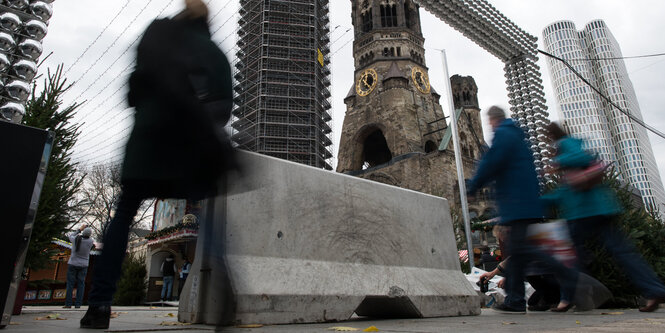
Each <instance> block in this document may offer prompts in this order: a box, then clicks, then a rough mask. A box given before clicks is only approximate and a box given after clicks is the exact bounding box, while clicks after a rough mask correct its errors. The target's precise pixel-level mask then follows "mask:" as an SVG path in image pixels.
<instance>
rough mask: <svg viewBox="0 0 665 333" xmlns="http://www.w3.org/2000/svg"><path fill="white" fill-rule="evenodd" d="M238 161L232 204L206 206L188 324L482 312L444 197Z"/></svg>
mask: <svg viewBox="0 0 665 333" xmlns="http://www.w3.org/2000/svg"><path fill="white" fill-rule="evenodd" d="M241 156H242V157H243V160H244V161H245V164H246V165H247V166H248V167H249V170H247V171H246V174H247V176H246V177H244V178H237V177H232V179H228V184H227V185H228V191H229V193H232V194H230V195H228V196H220V197H218V198H216V200H215V202H214V207H212V205H209V206H208V207H209V209H208V212H207V214H209V216H214V219H212V221H211V222H204V224H206V225H202V227H201V228H202V229H201V231H200V233H199V235H200V236H199V243H198V244H197V255H196V260H195V261H194V263H193V267H192V273H191V274H190V276H189V278H188V280H187V283H186V285H185V289H184V292H183V294H184V296H183V298H182V299H181V304H180V317H179V318H180V319H181V320H182V321H186V322H193V323H208V324H228V323H234V324H237V323H258V324H279V323H305V322H323V321H339V320H347V319H349V318H351V316H352V315H353V314H354V312H356V313H357V314H359V315H368V316H376V317H411V318H417V317H438V316H458V315H477V314H479V313H480V308H479V303H480V301H479V299H478V297H477V295H476V293H475V292H474V291H473V289H472V288H471V286H470V285H469V283H468V282H467V280H466V279H465V277H464V275H463V274H462V273H461V272H460V266H459V261H458V258H457V248H456V246H455V239H454V236H453V227H452V224H451V218H450V211H449V206H448V203H447V201H446V200H445V199H442V198H440V197H435V196H431V195H426V194H422V193H419V192H415V191H410V190H405V189H401V188H397V187H393V186H388V185H385V184H381V183H377V182H372V181H368V180H364V179H359V178H355V177H350V176H346V175H342V174H338V173H334V172H329V171H324V170H320V169H316V168H312V167H308V166H303V165H300V164H296V163H292V162H287V161H283V160H280V159H276V158H271V157H267V156H263V155H258V154H252V153H241ZM204 220H205V219H204ZM203 235H208V237H212V238H211V239H209V240H206V239H202V236H203ZM203 237H206V236H203ZM208 242H211V244H214V245H206V244H208ZM199 248H201V249H199ZM204 248H208V250H206V251H203V249H204ZM199 250H200V251H199ZM227 272H228V273H227ZM230 291H231V292H230ZM230 293H232V294H233V295H232V296H233V297H232V299H231V298H230V296H229V294H230ZM232 312H233V313H232ZM231 313H232V314H231Z"/></svg>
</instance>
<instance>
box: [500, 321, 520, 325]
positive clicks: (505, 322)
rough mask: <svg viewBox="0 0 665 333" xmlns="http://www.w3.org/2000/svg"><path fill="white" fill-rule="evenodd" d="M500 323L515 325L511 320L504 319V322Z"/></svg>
mask: <svg viewBox="0 0 665 333" xmlns="http://www.w3.org/2000/svg"><path fill="white" fill-rule="evenodd" d="M501 324H504V325H516V324H517V323H515V322H512V321H504V322H502V323H501Z"/></svg>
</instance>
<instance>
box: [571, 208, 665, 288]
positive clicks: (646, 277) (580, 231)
mask: <svg viewBox="0 0 665 333" xmlns="http://www.w3.org/2000/svg"><path fill="white" fill-rule="evenodd" d="M568 227H569V229H570V234H571V237H572V238H573V242H574V243H575V250H576V251H577V255H578V257H579V258H580V262H587V261H586V260H585V258H586V257H587V252H586V250H585V249H584V244H585V243H586V241H587V240H595V241H597V242H598V243H599V245H602V246H603V247H604V248H605V250H607V252H608V253H609V254H610V256H611V257H612V258H614V260H615V262H616V263H617V264H619V266H621V268H622V269H623V272H624V273H625V274H626V276H628V278H629V279H630V281H631V282H632V283H633V285H634V286H635V287H637V289H638V290H639V291H640V292H641V293H642V295H643V296H644V297H645V298H648V299H651V298H658V297H665V286H664V285H663V283H662V282H661V281H660V279H658V276H657V275H656V273H654V271H653V270H652V269H651V267H649V264H647V263H646V261H644V258H642V256H641V255H640V254H639V253H638V252H637V249H636V248H635V246H634V245H633V243H632V242H631V241H630V240H629V239H628V238H627V237H626V236H625V235H624V233H623V232H622V231H621V229H619V227H618V226H617V225H616V224H615V223H612V217H611V216H592V217H586V218H581V219H577V220H570V221H568Z"/></svg>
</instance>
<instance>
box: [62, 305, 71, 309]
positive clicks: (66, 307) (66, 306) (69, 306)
mask: <svg viewBox="0 0 665 333" xmlns="http://www.w3.org/2000/svg"><path fill="white" fill-rule="evenodd" d="M62 308H63V309H71V308H72V306H71V305H65V306H63V307H62Z"/></svg>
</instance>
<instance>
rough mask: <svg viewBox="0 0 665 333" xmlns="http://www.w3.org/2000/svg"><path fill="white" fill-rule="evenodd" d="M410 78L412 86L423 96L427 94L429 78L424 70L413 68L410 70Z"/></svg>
mask: <svg viewBox="0 0 665 333" xmlns="http://www.w3.org/2000/svg"><path fill="white" fill-rule="evenodd" d="M411 78H412V79H413V84H414V85H415V86H416V88H418V90H420V92H421V93H423V94H429V92H430V85H429V77H428V76H427V73H426V72H425V70H424V69H422V68H420V67H413V69H412V70H411Z"/></svg>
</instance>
